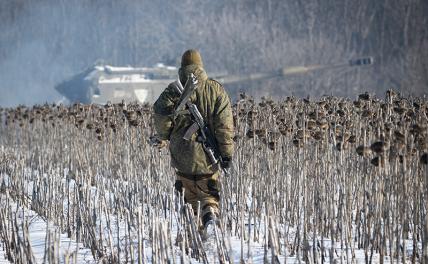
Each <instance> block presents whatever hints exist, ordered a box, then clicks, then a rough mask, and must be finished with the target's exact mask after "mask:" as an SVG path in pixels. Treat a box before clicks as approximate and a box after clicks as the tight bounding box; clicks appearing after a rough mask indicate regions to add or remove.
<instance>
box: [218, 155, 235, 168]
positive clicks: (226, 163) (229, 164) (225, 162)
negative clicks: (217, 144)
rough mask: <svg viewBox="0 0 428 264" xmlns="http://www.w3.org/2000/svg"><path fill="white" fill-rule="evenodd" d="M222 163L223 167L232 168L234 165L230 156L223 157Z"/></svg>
mask: <svg viewBox="0 0 428 264" xmlns="http://www.w3.org/2000/svg"><path fill="white" fill-rule="evenodd" d="M220 165H221V167H222V168H223V169H226V170H230V168H231V167H232V158H230V157H224V158H222V161H221V164H220Z"/></svg>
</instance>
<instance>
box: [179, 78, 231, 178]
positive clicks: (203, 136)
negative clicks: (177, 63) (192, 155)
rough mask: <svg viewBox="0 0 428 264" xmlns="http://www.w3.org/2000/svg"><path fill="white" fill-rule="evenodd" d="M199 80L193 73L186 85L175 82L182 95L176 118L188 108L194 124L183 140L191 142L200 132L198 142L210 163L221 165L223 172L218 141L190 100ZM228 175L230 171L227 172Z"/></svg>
mask: <svg viewBox="0 0 428 264" xmlns="http://www.w3.org/2000/svg"><path fill="white" fill-rule="evenodd" d="M197 84H198V80H197V79H196V77H195V75H194V74H193V73H191V74H190V75H189V76H188V78H187V81H186V84H185V85H184V87H183V85H182V84H181V82H180V80H179V79H178V80H177V81H175V82H174V85H173V86H174V88H175V89H176V91H177V92H178V93H179V94H180V101H179V102H180V103H179V104H178V106H177V108H176V110H175V116H177V115H178V114H181V113H183V110H182V109H183V108H184V107H185V106H187V110H184V111H186V112H187V111H188V113H190V115H191V116H192V119H193V122H194V123H193V124H192V125H191V126H190V127H189V128H188V129H187V131H186V133H185V134H184V136H183V138H184V139H185V140H190V138H191V136H192V135H193V134H194V133H196V132H198V131H199V135H198V141H199V142H200V143H201V144H202V148H203V149H204V151H205V153H206V154H207V155H208V157H209V159H210V161H211V163H212V164H217V163H220V166H222V168H223V170H224V167H223V157H222V156H221V154H220V151H219V150H218V146H217V141H216V139H215V137H214V135H213V134H212V133H211V130H210V129H209V127H208V126H207V125H206V124H205V121H204V118H203V117H202V115H201V112H200V111H199V109H198V107H197V106H196V105H195V104H194V103H192V102H191V101H190V100H189V99H190V96H191V95H192V93H193V91H194V90H196V88H197V86H196V85H197ZM225 172H226V173H228V171H226V170H225Z"/></svg>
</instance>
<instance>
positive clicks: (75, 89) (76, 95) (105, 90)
mask: <svg viewBox="0 0 428 264" xmlns="http://www.w3.org/2000/svg"><path fill="white" fill-rule="evenodd" d="M370 64H373V58H372V57H367V58H359V59H354V60H350V61H348V62H346V63H337V64H330V65H309V66H297V67H285V68H282V69H279V70H277V71H272V72H265V73H251V74H240V75H219V76H211V77H213V78H214V79H216V80H218V81H219V82H221V83H223V84H225V85H227V84H233V83H238V82H245V81H255V80H262V79H268V78H274V77H281V76H290V75H298V74H306V73H309V72H312V71H321V70H327V69H335V68H344V67H358V66H365V65H370ZM177 71H178V69H177V68H176V67H171V66H165V65H163V64H158V65H156V66H155V67H151V68H133V67H113V66H109V65H97V66H93V67H90V68H88V69H86V70H85V71H83V72H81V73H79V74H77V75H75V76H73V77H71V78H70V79H68V80H65V81H63V82H61V83H60V84H58V85H57V86H55V89H56V90H57V91H58V92H59V93H60V94H62V95H63V96H65V97H66V98H67V99H68V100H69V101H70V102H81V103H96V104H105V103H107V102H111V103H119V102H122V101H125V102H134V101H138V102H140V103H153V102H154V101H155V100H156V99H157V98H158V97H159V95H160V94H161V93H162V91H163V90H164V89H165V88H166V87H167V86H168V84H169V83H171V82H173V81H174V80H176V79H177Z"/></svg>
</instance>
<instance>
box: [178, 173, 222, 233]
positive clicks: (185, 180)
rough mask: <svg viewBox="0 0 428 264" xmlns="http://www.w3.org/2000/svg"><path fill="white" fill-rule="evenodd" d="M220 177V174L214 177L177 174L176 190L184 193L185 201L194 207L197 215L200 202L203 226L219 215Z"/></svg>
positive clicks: (215, 174) (213, 175)
mask: <svg viewBox="0 0 428 264" xmlns="http://www.w3.org/2000/svg"><path fill="white" fill-rule="evenodd" d="M219 175H220V172H216V173H214V174H212V175H183V174H182V173H179V172H177V180H176V182H175V189H176V190H177V191H178V192H179V193H183V191H184V201H185V202H186V203H189V204H191V205H192V208H193V211H194V212H195V215H196V214H197V212H198V202H200V205H199V206H200V216H201V218H202V219H201V220H202V225H203V226H205V224H206V223H207V222H208V221H209V220H211V219H213V217H214V215H215V216H216V217H217V216H218V215H219V201H220V194H219V192H220V184H219V182H218V178H219ZM213 214H214V215H213Z"/></svg>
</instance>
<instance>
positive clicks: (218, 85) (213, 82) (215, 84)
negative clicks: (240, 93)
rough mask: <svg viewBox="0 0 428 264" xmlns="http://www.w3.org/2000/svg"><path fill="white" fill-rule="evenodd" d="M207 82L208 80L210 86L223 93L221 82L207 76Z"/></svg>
mask: <svg viewBox="0 0 428 264" xmlns="http://www.w3.org/2000/svg"><path fill="white" fill-rule="evenodd" d="M207 82H208V84H209V86H211V87H212V88H213V89H215V90H216V91H217V92H220V93H224V92H225V90H224V87H223V84H221V83H220V82H219V81H217V80H215V79H212V78H209V79H208V80H207Z"/></svg>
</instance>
